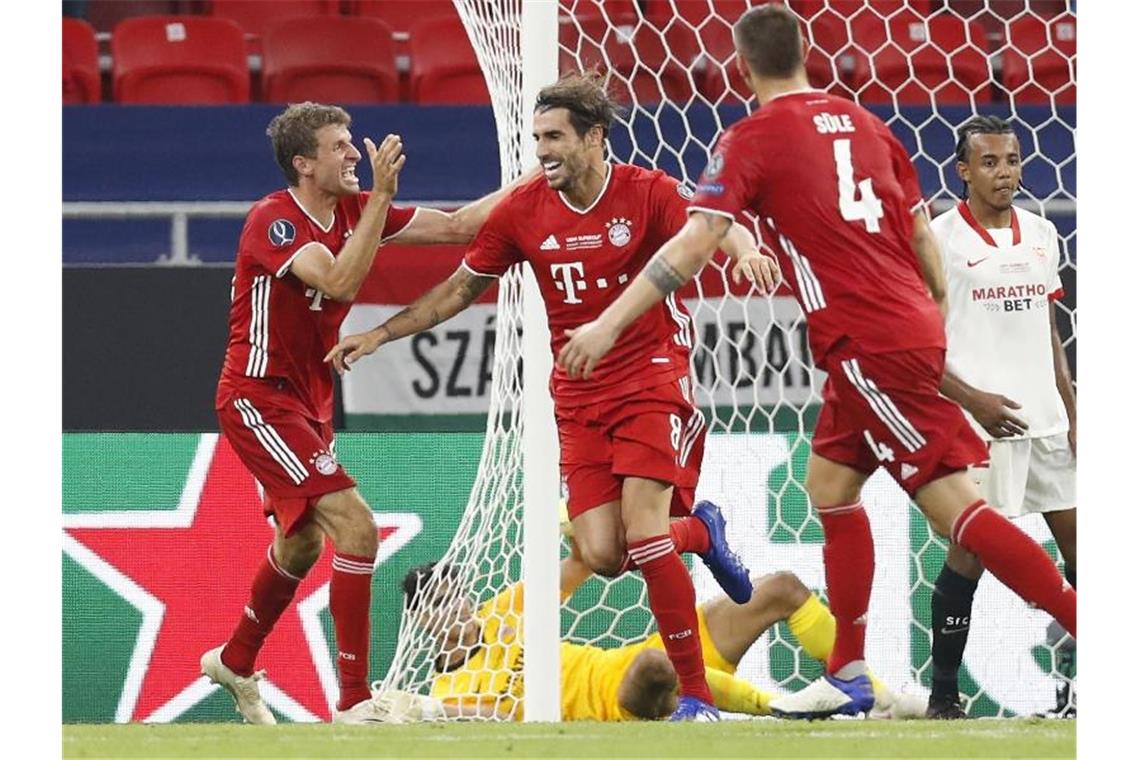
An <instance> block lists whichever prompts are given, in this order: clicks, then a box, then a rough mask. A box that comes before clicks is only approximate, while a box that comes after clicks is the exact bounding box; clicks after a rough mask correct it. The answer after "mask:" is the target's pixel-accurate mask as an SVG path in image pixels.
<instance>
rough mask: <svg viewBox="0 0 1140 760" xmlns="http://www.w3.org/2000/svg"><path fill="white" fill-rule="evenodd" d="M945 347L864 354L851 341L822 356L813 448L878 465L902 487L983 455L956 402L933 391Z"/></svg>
mask: <svg viewBox="0 0 1140 760" xmlns="http://www.w3.org/2000/svg"><path fill="white" fill-rule="evenodd" d="M945 359H946V352H945V351H943V350H942V349H940V348H922V349H912V350H908V351H895V352H891V353H885V354H865V353H861V352H859V351H858V350H857V349H855V347H854V346H852V345H851V344H850V343H846V344H842V345H840V346H839V347H838V348H836V349H833V351H832V353H831V354H830V355H829V356H828V358H827V365H828V366H827V383H826V384H825V385H824V386H823V408H822V409H821V410H820V413H819V420H818V421H817V422H816V426H815V434H814V436H813V438H812V446H811V448H812V451H813V452H815V453H816V454H818V455H819V456H821V457H823V458H825V459H830V460H832V461H833V462H839V463H840V464H845V465H847V466H848V467H852V468H854V469H856V470H858V471H859V472H862V473H865V474H867V475H870V474H871V473H873V472H874V471H875V470H876V469H878V468H879V467H880V466H881V467H885V468H886V469H887V472H889V473H890V474H891V477H892V478H894V479H895V481H896V482H897V483H898V484H899V485H900V486H902V487H903V490H905V491H906V492H907V493H908V494H910V495H911V496H913V495H914V492H915V491H917V490H918V489H919V488H921V487H922V486H924V485H926V484H927V483H929V482H931V481H932V480H937V479H939V478H941V477H943V476H945V475H949V474H950V473H952V472H956V471H958V470H962V469H964V468H966V467H968V466H970V465H974V464H979V463H982V462H985V461H987V460H988V459H989V451H988V450H987V448H986V445H985V443H983V442H982V439H981V438H979V437H978V435H977V433H975V432H974V429H973V428H972V427H971V426H970V424H969V423H968V422H967V421H966V417H965V414H964V413H963V412H962V409H961V407H959V406H958V405H957V404H955V403H954V402H953V401H950V400H949V399H946V398H944V397H943V396H941V395H940V394H939V392H938V386H939V384H940V383H941V382H942V372H943V369H944V366H945Z"/></svg>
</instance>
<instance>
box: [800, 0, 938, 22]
mask: <svg viewBox="0 0 1140 760" xmlns="http://www.w3.org/2000/svg"><path fill="white" fill-rule="evenodd" d="M932 2H933V0H909V1H908V2H907V3H906V5H905V8H906V9H907V10H909V11H911V12H912V13H916V14H918V15H920V16H929V15H930V12H931V9H932V8H931V6H932ZM939 4H941V3H939ZM789 5H790V6H791V8H792V10H794V11H795V12H796V13H798V14H799V15H800V16H801V17H802V18H804V19H811V18H814V17H815V16H816V15H818V14H819V13H820V12H821V11H824V10H826V11H828V12H829V13H832V14H835V15H838V16H842V17H843V18H850V17H852V16H854V15H856V14H857V13H859V12H860V11H862V10H864V9H865V8H866V9H868V10H870V11H873V12H874V13H876V14H878V15H879V16H882V17H884V18H886V17H887V16H890V15H891V14H894V13H897V12H899V11H900V10H902V9H903V8H904V5H903V3H901V2H899V0H870V2H869V3H868V2H866V0H790V2H789Z"/></svg>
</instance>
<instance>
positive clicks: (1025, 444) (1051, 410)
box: [927, 116, 1077, 718]
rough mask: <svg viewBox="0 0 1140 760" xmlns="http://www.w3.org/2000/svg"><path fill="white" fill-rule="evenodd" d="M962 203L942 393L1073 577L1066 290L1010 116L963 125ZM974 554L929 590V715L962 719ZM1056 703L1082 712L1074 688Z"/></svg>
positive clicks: (993, 500)
mask: <svg viewBox="0 0 1140 760" xmlns="http://www.w3.org/2000/svg"><path fill="white" fill-rule="evenodd" d="M957 168H958V175H959V176H960V177H961V178H962V180H963V182H965V184H966V200H964V201H962V202H961V203H959V204H958V205H957V207H955V208H953V209H951V210H949V211H947V212H945V213H943V214H942V215H940V216H939V217H937V218H936V219H934V221H933V222H931V225H930V227H931V229H932V230H933V231H934V235H935V237H936V238H937V240H938V245H939V248H940V249H941V251H942V268H943V273H944V275H945V278H946V338H947V351H946V373H945V378H944V380H943V382H942V388H941V390H942V393H943V394H944V395H945V396H947V397H948V398H951V399H953V400H954V401H957V402H958V403H959V404H961V406H962V407H963V408H964V409H965V410H966V411H967V412H969V419H970V421H971V423H973V424H974V427H975V428H976V429H977V432H978V434H979V435H981V436H982V438H983V439H984V440H986V441H987V442H988V444H989V448H990V461H989V464H988V465H983V466H980V467H975V468H971V473H972V474H973V475H974V479H975V480H976V482H977V483H978V485H979V486H980V488H981V490H982V494H983V495H984V496H985V498H986V501H987V502H988V503H989V504H991V505H993V506H994V507H995V508H996V509H999V510H1000V511H1002V512H1003V513H1005V515H1006V516H1008V517H1018V516H1021V515H1025V514H1030V513H1034V512H1037V513H1040V514H1041V515H1042V517H1043V518H1044V519H1045V522H1046V523H1047V524H1048V526H1049V529H1050V530H1051V531H1052V533H1053V536H1054V538H1055V539H1056V540H1057V546H1058V548H1059V549H1060V552H1061V556H1062V557H1063V558H1064V560H1065V577H1066V578H1067V579H1068V581H1069V583H1070V584H1072V585H1073V586H1074V587H1075V586H1076V585H1077V578H1076V575H1077V541H1076V538H1077V517H1076V450H1077V438H1076V399H1075V396H1074V392H1073V384H1072V381H1071V379H1070V375H1069V365H1068V361H1067V360H1066V358H1065V351H1064V348H1063V347H1062V344H1061V338H1060V336H1059V335H1058V333H1057V326H1056V314H1055V311H1056V310H1055V306H1054V302H1055V301H1056V300H1057V299H1059V298H1060V297H1061V296H1062V295H1063V290H1062V288H1061V280H1060V277H1059V275H1058V267H1059V265H1060V249H1059V247H1058V242H1057V228H1056V227H1054V226H1053V223H1052V222H1050V221H1048V220H1046V219H1044V218H1042V217H1040V216H1037V215H1036V214H1033V213H1030V212H1028V211H1025V210H1023V209H1019V208H1015V207H1014V206H1013V197H1014V194H1015V193H1016V192H1017V189H1018V187H1019V185H1020V183H1021V149H1020V145H1019V143H1018V140H1017V136H1016V135H1015V134H1014V132H1013V129H1012V128H1011V127H1010V126H1009V124H1008V122H1006V121H1004V120H1003V119H1000V118H998V117H996V116H975V117H973V118H972V119H970V120H969V121H967V122H966V123H965V124H964V125H963V126H962V127H961V128H960V129H959V131H958V148H957ZM982 571H983V567H982V564H981V563H980V562H979V561H978V559H977V558H976V557H975V556H974V555H972V554H970V553H969V552H968V551H966V550H965V549H964V548H962V547H961V546H958V545H957V544H953V543H952V544H951V545H950V552H949V554H948V555H947V558H946V565H945V566H944V567H943V569H942V573H941V574H940V575H939V577H938V580H937V581H936V583H935V587H934V593H933V595H932V597H931V623H932V628H933V637H934V641H933V645H932V649H931V657H932V659H933V678H932V691H931V696H930V703H929V705H928V710H927V715H928V717H931V718H961V717H965V714H964V711H963V710H962V707H961V706H960V704H959V697H958V670H959V668H960V666H961V663H962V652H963V650H964V649H965V646H966V637H967V636H968V635H969V629H970V608H971V604H972V601H973V595H974V590H975V589H976V588H977V584H978V579H979V578H980V577H981V575H982ZM1063 691H1064V693H1063V694H1062V692H1061V690H1059V691H1058V701H1059V703H1060V702H1062V701H1063V702H1064V703H1065V704H1059V706H1058V711H1059V712H1063V713H1065V714H1068V713H1070V712H1074V713H1075V707H1072V706H1070V705H1069V704H1068V703H1069V702H1070V699H1069V690H1068V688H1067V682H1066V685H1065V686H1063Z"/></svg>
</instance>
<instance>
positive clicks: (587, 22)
mask: <svg viewBox="0 0 1140 760" xmlns="http://www.w3.org/2000/svg"><path fill="white" fill-rule="evenodd" d="M558 41H559V47H560V48H561V50H560V54H559V63H558V68H559V71H561V72H562V73H565V72H567V71H573V70H576V69H578V68H579V67H580V68H582V69H587V70H588V69H591V68H595V67H596V68H597V69H598V70H599V71H601V72H602V73H605V74H609V75H610V78H609V90H610V94H611V95H612V96H613V97H614V98H615V99H616V100H618V101H619V102H623V103H631V102H633V101H634V100H635V99H636V101H637V102H638V103H657V102H661V101H662V100H672V101H679V102H684V101H686V100H688V99H689V97H690V96H691V95H692V94H693V85H692V84H691V80H690V78H689V74H688V72H687V71H686V64H685V60H686V59H688V60H689V61H691V60H692V59H693V58H695V57H696V54H697V52H699V51H698V50H697V49H692V50H688V51H686V50H684V49H683V45H682V42H681V41H680V40H677V39H673V40H670V41H669V42H666V36H665V33H663V32H662V31H661V30H659V29H657V28H655V27H654V26H653V25H651V24H649V23H645V22H641V23H638V24H636V25H634V26H628V25H627V26H614V25H612V24H608V23H607V22H606V21H605V20H604V19H602V18H598V17H593V18H585V19H577V18H570V17H564V18H562V19H560V20H559V24H558Z"/></svg>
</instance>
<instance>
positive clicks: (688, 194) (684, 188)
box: [677, 182, 695, 201]
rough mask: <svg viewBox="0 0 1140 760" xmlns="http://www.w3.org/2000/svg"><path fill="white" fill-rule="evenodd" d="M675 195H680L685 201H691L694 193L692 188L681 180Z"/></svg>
mask: <svg viewBox="0 0 1140 760" xmlns="http://www.w3.org/2000/svg"><path fill="white" fill-rule="evenodd" d="M677 195H679V196H681V197H682V198H684V199H685V200H687V201H691V200H692V199H693V196H694V195H695V193H694V192H693V188H691V187H689V186H688V185H686V184H685V183H683V182H682V183H680V184H678V185H677Z"/></svg>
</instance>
